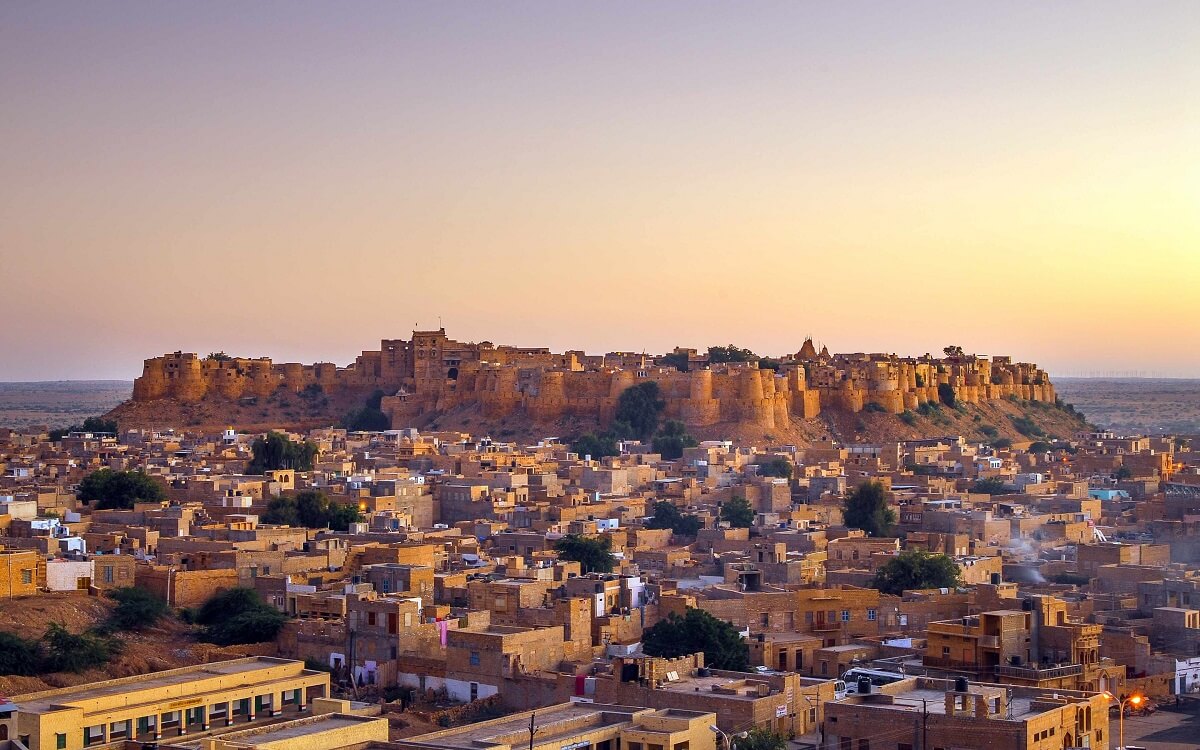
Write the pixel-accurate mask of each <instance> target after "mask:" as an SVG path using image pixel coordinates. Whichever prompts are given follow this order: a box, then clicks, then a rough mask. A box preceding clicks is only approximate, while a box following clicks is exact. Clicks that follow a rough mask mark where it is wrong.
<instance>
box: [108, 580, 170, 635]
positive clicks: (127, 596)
mask: <svg viewBox="0 0 1200 750" xmlns="http://www.w3.org/2000/svg"><path fill="white" fill-rule="evenodd" d="M108 596H109V597H110V598H112V599H114V600H116V602H117V606H116V607H115V608H114V609H113V611H112V614H111V615H109V618H108V621H109V625H111V626H112V627H113V628H114V629H116V630H141V629H142V628H148V627H150V626H152V625H154V624H155V623H157V622H158V621H159V620H161V619H162V618H163V617H165V616H166V615H167V613H168V612H170V607H168V606H167V603H166V602H165V601H163V600H162V599H160V598H158V597H157V596H155V595H154V594H152V593H151V592H149V591H147V590H146V589H143V588H138V587H136V586H123V587H121V588H119V589H113V590H112V591H110V592H108Z"/></svg>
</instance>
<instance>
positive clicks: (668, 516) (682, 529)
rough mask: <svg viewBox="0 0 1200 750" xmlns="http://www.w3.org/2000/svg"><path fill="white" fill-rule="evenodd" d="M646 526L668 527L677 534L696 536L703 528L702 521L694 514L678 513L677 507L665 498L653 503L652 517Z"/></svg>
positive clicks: (653, 527)
mask: <svg viewBox="0 0 1200 750" xmlns="http://www.w3.org/2000/svg"><path fill="white" fill-rule="evenodd" d="M646 528H648V529H670V530H671V531H672V532H673V533H675V534H677V535H679V536H696V534H698V533H699V532H700V529H702V528H704V522H703V521H701V520H700V519H699V518H697V517H696V516H693V515H685V514H683V513H680V512H679V508H676V507H675V506H674V505H673V504H671V503H669V502H667V501H666V500H659V501H658V502H657V503H655V504H654V517H653V518H651V519H650V521H649V522H648V523H647V524H646Z"/></svg>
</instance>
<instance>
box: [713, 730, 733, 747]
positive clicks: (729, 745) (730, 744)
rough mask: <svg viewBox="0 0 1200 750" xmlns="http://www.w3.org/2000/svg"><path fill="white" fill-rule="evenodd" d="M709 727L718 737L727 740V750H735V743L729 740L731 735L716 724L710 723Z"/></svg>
mask: <svg viewBox="0 0 1200 750" xmlns="http://www.w3.org/2000/svg"><path fill="white" fill-rule="evenodd" d="M708 728H709V729H711V730H712V731H713V732H714V733H715V734H716V735H717V736H718V737H721V738H722V739H724V740H725V750H733V743H732V742H730V741H729V735H727V734H725V733H724V732H722V731H721V730H720V729H717V725H716V724H709V725H708Z"/></svg>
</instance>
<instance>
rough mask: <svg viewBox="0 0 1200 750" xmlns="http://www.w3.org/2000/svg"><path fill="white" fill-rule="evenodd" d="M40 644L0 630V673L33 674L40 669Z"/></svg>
mask: <svg viewBox="0 0 1200 750" xmlns="http://www.w3.org/2000/svg"><path fill="white" fill-rule="evenodd" d="M42 656H43V655H42V644H41V643H39V642H38V641H31V640H28V639H25V638H22V637H20V636H19V635H17V634H16V633H9V632H8V631H4V630H0V675H9V674H15V675H24V676H29V675H35V674H37V673H39V672H41V671H42Z"/></svg>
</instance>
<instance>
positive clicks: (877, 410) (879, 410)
mask: <svg viewBox="0 0 1200 750" xmlns="http://www.w3.org/2000/svg"><path fill="white" fill-rule="evenodd" d="M863 411H865V412H870V413H872V414H887V413H888V410H887V409H885V408H883V407H882V406H880V405H879V404H877V403H875V402H874V401H868V402H867V403H865V404H863Z"/></svg>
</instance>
